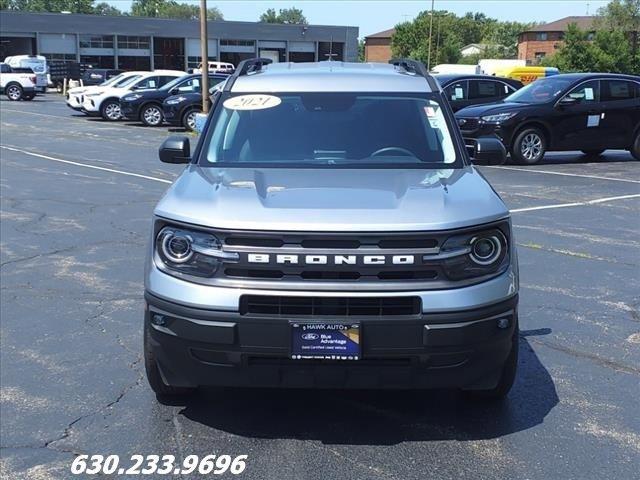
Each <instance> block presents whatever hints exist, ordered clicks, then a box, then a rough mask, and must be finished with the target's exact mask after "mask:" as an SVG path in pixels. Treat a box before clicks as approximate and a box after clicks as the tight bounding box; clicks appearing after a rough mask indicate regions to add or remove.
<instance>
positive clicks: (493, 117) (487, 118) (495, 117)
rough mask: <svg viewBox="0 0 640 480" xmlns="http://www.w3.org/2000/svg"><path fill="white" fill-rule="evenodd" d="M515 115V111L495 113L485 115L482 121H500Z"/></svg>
mask: <svg viewBox="0 0 640 480" xmlns="http://www.w3.org/2000/svg"><path fill="white" fill-rule="evenodd" d="M515 116H516V112H505V113H496V114H495V115H486V116H484V117H480V118H482V121H484V122H487V123H502V122H505V121H507V120H509V119H510V118H513V117H515Z"/></svg>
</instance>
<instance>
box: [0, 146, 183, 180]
mask: <svg viewBox="0 0 640 480" xmlns="http://www.w3.org/2000/svg"><path fill="white" fill-rule="evenodd" d="M0 148H2V149H4V150H10V151H12V152H18V153H23V154H24V155H31V156H32V157H38V158H43V159H45V160H51V161H52V162H59V163H67V164H69V165H76V166H79V167H86V168H92V169H94V170H103V171H105V172H111V173H117V174H119V175H127V176H129V177H137V178H144V179H145V180H152V181H154V182H161V183H169V184H171V183H173V182H172V181H171V180H166V179H164V178H158V177H150V176H149V175H142V174H139V173H133V172H125V171H123V170H116V169H114V168H107V167H98V166H97V165H89V164H86V163H80V162H74V161H71V160H63V159H62V158H55V157H50V156H48V155H42V154H40V153H33V152H29V151H27V150H21V149H19V148H15V147H10V146H8V145H0Z"/></svg>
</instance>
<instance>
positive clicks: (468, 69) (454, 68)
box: [430, 63, 480, 75]
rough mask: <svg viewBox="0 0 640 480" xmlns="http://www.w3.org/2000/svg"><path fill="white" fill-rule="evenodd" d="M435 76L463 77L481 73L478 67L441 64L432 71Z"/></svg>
mask: <svg viewBox="0 0 640 480" xmlns="http://www.w3.org/2000/svg"><path fill="white" fill-rule="evenodd" d="M430 73H433V74H445V73H460V74H462V75H477V74H479V73H480V67H479V66H478V65H462V64H457V63H441V64H440V65H436V66H435V67H433V68H432V69H431V72H430Z"/></svg>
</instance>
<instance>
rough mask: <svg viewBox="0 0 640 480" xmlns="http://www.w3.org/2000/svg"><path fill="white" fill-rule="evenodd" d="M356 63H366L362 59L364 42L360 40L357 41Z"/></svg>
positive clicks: (363, 58)
mask: <svg viewBox="0 0 640 480" xmlns="http://www.w3.org/2000/svg"><path fill="white" fill-rule="evenodd" d="M358 61H359V62H364V61H366V59H365V57H364V40H363V39H362V38H361V39H359V40H358Z"/></svg>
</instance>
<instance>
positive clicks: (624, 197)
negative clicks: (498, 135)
mask: <svg viewBox="0 0 640 480" xmlns="http://www.w3.org/2000/svg"><path fill="white" fill-rule="evenodd" d="M0 148H2V149H5V150H10V151H12V152H18V153H22V154H24V155H31V156H32V157H37V158H42V159H44V160H51V161H53V162H59V163H66V164H69V165H75V166H78V167H86V168H92V169H94V170H103V171H105V172H110V173H117V174H119V175H127V176H130V177H138V178H143V179H145V180H152V181H154V182H161V183H168V184H171V183H173V181H172V180H167V179H164V178H158V177H151V176H149V175H142V174H139V173H133V172H126V171H124V170H116V169H114V168H107V167H98V166H97V165H90V164H87V163H81V162H74V161H72V160H64V159H62V158H55V157H50V156H48V155H42V154H40V153H34V152H29V151H28V150H22V149H20V148H15V147H11V146H9V145H0ZM515 170H518V169H515ZM608 180H616V179H608ZM629 198H640V193H638V194H630V195H620V196H617V197H605V198H595V199H593V200H585V201H583V202H573V203H558V204H555V205H540V206H537V207H525V208H515V209H513V210H510V212H511V213H522V212H532V211H535V210H549V209H554V208H567V207H579V206H585V205H596V204H598V203H605V202H613V201H616V200H627V199H629Z"/></svg>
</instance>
